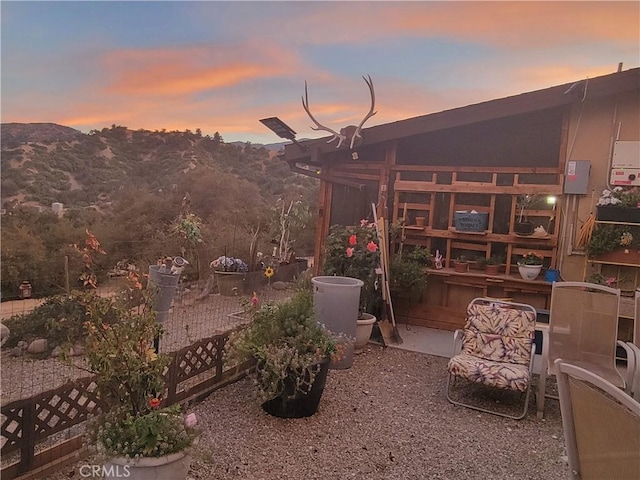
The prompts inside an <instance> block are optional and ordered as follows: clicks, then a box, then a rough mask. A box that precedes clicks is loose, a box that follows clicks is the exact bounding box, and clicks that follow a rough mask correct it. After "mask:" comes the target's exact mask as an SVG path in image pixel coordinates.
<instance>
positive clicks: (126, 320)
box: [84, 275, 196, 458]
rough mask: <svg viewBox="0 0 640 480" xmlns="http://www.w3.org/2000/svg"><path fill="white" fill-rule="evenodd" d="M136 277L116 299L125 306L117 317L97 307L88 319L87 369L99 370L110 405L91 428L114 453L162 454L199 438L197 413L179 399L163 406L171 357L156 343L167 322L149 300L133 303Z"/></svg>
mask: <svg viewBox="0 0 640 480" xmlns="http://www.w3.org/2000/svg"><path fill="white" fill-rule="evenodd" d="M133 277H134V278H133V279H132V280H133V283H132V286H131V287H130V288H128V289H125V290H123V291H122V292H121V294H120V296H119V297H116V298H115V299H114V300H112V301H113V302H114V303H115V304H117V309H118V312H119V315H118V320H117V321H116V322H113V323H106V322H105V319H104V312H103V311H102V309H101V308H93V309H89V310H88V320H87V321H86V322H85V324H84V326H85V328H86V332H87V338H86V341H87V343H86V347H87V360H88V364H89V367H88V368H87V370H88V371H90V372H91V373H93V374H95V375H96V383H97V386H98V390H97V393H98V398H99V399H100V401H101V403H102V407H103V409H104V410H106V413H104V414H103V415H101V416H99V417H98V418H97V419H96V421H95V422H94V424H93V425H92V428H90V429H89V434H90V438H91V439H92V440H93V442H94V443H95V444H96V445H97V447H98V450H99V451H101V452H103V453H105V454H107V455H109V456H127V457H131V458H137V457H141V456H148V457H161V456H164V455H168V454H170V453H175V452H178V451H181V450H183V449H185V448H187V447H189V446H190V445H191V444H192V443H193V441H194V439H195V437H196V432H195V430H194V428H193V427H194V425H195V422H196V419H195V417H194V415H188V416H187V417H186V419H183V418H182V415H181V414H180V408H179V406H177V405H175V406H171V407H164V408H161V407H162V403H163V400H162V394H163V392H164V389H165V385H164V369H165V367H166V366H167V365H168V364H169V363H170V361H171V357H170V356H169V355H161V354H158V353H157V352H156V349H155V348H154V340H155V339H156V338H159V336H160V335H161V334H162V327H161V326H160V325H158V324H157V323H156V321H155V314H154V313H153V312H152V311H151V309H150V308H149V302H144V303H143V304H142V305H141V306H139V307H137V308H133V309H132V308H131V305H130V304H129V303H130V302H128V300H129V299H131V298H134V297H135V295H134V294H135V293H136V292H135V290H136V289H140V288H141V285H140V283H139V282H138V281H137V280H136V278H135V275H133Z"/></svg>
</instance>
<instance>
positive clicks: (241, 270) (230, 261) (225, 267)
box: [209, 255, 249, 297]
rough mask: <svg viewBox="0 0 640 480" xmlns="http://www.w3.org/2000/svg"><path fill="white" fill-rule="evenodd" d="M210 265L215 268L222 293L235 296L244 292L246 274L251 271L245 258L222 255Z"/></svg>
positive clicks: (214, 274) (214, 272)
mask: <svg viewBox="0 0 640 480" xmlns="http://www.w3.org/2000/svg"><path fill="white" fill-rule="evenodd" d="M209 266H210V267H211V268H212V269H213V276H214V277H215V279H216V283H217V284H218V291H219V292H220V295H223V296H225V297H235V296H237V295H240V294H242V293H243V290H244V289H243V285H244V279H245V274H246V272H248V271H249V265H247V264H246V263H245V262H244V261H243V260H240V259H239V258H235V257H228V256H226V255H222V256H220V257H218V258H216V259H215V260H213V261H212V262H211V263H210V264H209Z"/></svg>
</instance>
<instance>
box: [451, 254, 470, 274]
mask: <svg viewBox="0 0 640 480" xmlns="http://www.w3.org/2000/svg"><path fill="white" fill-rule="evenodd" d="M453 269H454V270H455V271H456V272H458V273H466V272H468V271H469V261H468V260H467V257H466V256H465V255H458V256H457V257H456V258H455V259H454V260H453Z"/></svg>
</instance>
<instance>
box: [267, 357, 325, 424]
mask: <svg viewBox="0 0 640 480" xmlns="http://www.w3.org/2000/svg"><path fill="white" fill-rule="evenodd" d="M316 367H317V368H318V371H317V373H316V376H315V378H314V379H313V384H312V386H311V390H309V392H308V393H306V394H301V393H298V394H297V395H296V396H295V397H293V398H291V396H292V395H293V393H294V392H295V385H294V383H293V380H290V379H288V378H287V380H286V381H285V388H284V392H283V393H282V395H280V396H279V397H276V398H274V399H271V400H268V401H266V402H264V403H263V404H262V409H263V410H264V411H265V412H267V413H268V414H269V415H273V416H274V417H280V418H303V417H310V416H312V415H313V414H315V413H316V412H317V411H318V405H320V398H321V397H322V392H323V391H324V385H325V383H326V382H327V373H328V372H329V360H326V361H323V362H321V363H319V364H318V365H316Z"/></svg>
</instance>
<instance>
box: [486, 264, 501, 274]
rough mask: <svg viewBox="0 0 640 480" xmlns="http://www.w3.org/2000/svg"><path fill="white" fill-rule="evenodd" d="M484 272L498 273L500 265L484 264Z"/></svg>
mask: <svg viewBox="0 0 640 480" xmlns="http://www.w3.org/2000/svg"><path fill="white" fill-rule="evenodd" d="M484 273H486V274H487V275H498V274H499V273H500V265H489V264H487V265H485V266H484Z"/></svg>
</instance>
